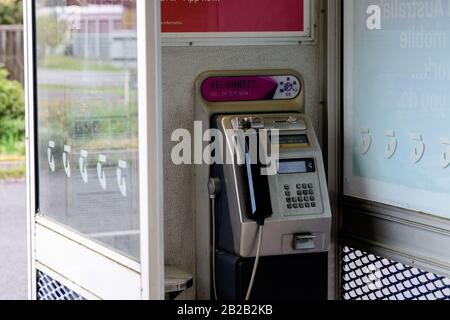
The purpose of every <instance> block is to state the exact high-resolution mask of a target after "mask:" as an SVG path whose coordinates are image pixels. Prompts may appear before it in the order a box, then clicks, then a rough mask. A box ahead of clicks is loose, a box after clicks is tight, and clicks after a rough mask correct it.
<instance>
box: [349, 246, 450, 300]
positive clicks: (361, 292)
mask: <svg viewBox="0 0 450 320" xmlns="http://www.w3.org/2000/svg"><path fill="white" fill-rule="evenodd" d="M342 297H343V299H344V300H403V301H404V300H450V279H448V278H445V277H441V276H438V275H436V274H433V273H429V272H425V271H422V270H419V269H417V268H412V267H408V266H405V265H403V264H401V263H397V262H394V261H391V260H388V259H383V258H381V257H378V256H375V255H373V254H370V253H367V252H363V251H360V250H356V249H352V248H349V247H344V248H343V249H342Z"/></svg>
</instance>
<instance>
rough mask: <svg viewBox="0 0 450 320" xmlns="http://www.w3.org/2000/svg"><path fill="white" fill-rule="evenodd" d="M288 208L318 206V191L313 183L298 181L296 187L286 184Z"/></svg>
mask: <svg viewBox="0 0 450 320" xmlns="http://www.w3.org/2000/svg"><path fill="white" fill-rule="evenodd" d="M284 189H285V194H284V195H285V197H286V208H287V210H296V209H309V208H316V207H317V202H316V200H317V199H316V193H315V191H314V184H313V183H298V184H296V185H295V188H291V186H290V185H288V184H286V185H285V186H284Z"/></svg>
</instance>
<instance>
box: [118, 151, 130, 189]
mask: <svg viewBox="0 0 450 320" xmlns="http://www.w3.org/2000/svg"><path fill="white" fill-rule="evenodd" d="M126 169H127V163H126V162H125V161H122V160H120V161H119V165H118V167H117V183H118V185H119V189H120V193H121V194H122V196H124V197H126V196H127V194H128V191H127V184H126V181H125V178H124V176H123V170H126Z"/></svg>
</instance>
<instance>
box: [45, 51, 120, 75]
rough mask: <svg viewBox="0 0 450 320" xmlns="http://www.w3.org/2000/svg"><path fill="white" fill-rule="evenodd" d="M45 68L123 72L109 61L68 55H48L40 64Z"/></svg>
mask: <svg viewBox="0 0 450 320" xmlns="http://www.w3.org/2000/svg"><path fill="white" fill-rule="evenodd" d="M40 67H42V68H44V69H50V70H66V71H67V70H68V71H82V70H89V71H91V72H92V71H106V72H121V71H123V69H121V68H119V67H116V66H114V65H111V64H109V63H101V62H98V61H88V60H84V59H77V58H74V57H68V56H57V55H52V56H47V57H46V58H45V61H44V62H43V64H42V65H41V66H40Z"/></svg>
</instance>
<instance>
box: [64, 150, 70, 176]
mask: <svg viewBox="0 0 450 320" xmlns="http://www.w3.org/2000/svg"><path fill="white" fill-rule="evenodd" d="M70 152H71V148H70V146H67V145H65V146H64V152H63V165H64V170H65V171H66V175H67V177H68V178H70V176H71V170H70V161H69V154H70Z"/></svg>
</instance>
